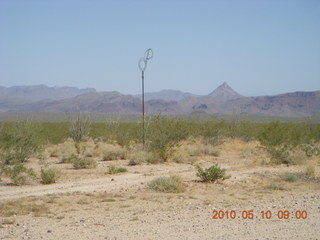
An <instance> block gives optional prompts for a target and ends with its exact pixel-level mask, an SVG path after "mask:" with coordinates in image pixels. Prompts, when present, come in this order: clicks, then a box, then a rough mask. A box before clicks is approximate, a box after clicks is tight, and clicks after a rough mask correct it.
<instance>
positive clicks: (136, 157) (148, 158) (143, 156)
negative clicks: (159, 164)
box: [129, 151, 158, 166]
mask: <svg viewBox="0 0 320 240" xmlns="http://www.w3.org/2000/svg"><path fill="white" fill-rule="evenodd" d="M157 160H158V158H157V157H155V156H154V154H152V153H151V152H147V151H137V152H134V153H133V154H131V156H130V161H129V165H131V166H134V165H139V164H142V163H155V162H156V161H157Z"/></svg>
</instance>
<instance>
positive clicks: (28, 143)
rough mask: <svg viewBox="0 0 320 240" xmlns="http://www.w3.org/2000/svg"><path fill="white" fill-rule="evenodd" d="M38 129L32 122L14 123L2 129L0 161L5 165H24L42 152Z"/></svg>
mask: <svg viewBox="0 0 320 240" xmlns="http://www.w3.org/2000/svg"><path fill="white" fill-rule="evenodd" d="M37 129H38V128H37V127H35V124H34V123H32V122H27V121H24V122H14V123H12V124H10V125H8V126H6V127H2V128H0V160H1V162H2V163H3V164H19V163H24V162H26V161H27V160H28V158H29V157H31V156H32V155H33V154H36V153H38V152H39V151H40V150H41V145H42V143H41V141H40V140H39V138H38V137H37Z"/></svg>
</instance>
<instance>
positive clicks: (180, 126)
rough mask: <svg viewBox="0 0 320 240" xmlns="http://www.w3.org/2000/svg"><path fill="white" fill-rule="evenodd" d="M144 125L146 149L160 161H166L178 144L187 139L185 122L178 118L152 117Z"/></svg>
mask: <svg viewBox="0 0 320 240" xmlns="http://www.w3.org/2000/svg"><path fill="white" fill-rule="evenodd" d="M146 125H147V128H146V141H147V148H148V150H149V151H151V152H154V153H156V154H157V155H158V156H159V158H160V160H162V161H167V160H168V158H169V157H171V156H172V154H173V153H174V151H175V147H176V146H177V145H178V144H179V142H180V141H181V140H184V139H186V138H187V137H188V127H187V125H188V124H187V122H186V121H184V120H181V119H178V118H169V117H161V116H157V117H152V118H150V119H149V120H148V121H147V124H146Z"/></svg>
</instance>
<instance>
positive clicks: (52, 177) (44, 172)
mask: <svg viewBox="0 0 320 240" xmlns="http://www.w3.org/2000/svg"><path fill="white" fill-rule="evenodd" d="M60 176H61V171H59V170H58V169H56V168H43V169H41V182H42V183H43V184H51V183H55V182H56V181H57V180H58V179H59V177H60Z"/></svg>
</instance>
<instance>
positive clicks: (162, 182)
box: [148, 175, 185, 193]
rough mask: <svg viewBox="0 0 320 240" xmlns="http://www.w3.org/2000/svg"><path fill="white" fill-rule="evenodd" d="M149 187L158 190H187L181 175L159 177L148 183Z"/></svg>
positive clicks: (170, 191)
mask: <svg viewBox="0 0 320 240" xmlns="http://www.w3.org/2000/svg"><path fill="white" fill-rule="evenodd" d="M148 186H149V188H151V189H152V190H155V191H157V192H166V193H180V192H184V191H185V187H184V185H183V182H182V179H181V177H180V176H176V175H173V176H169V177H158V178H155V179H153V180H152V181H151V182H149V183H148Z"/></svg>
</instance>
